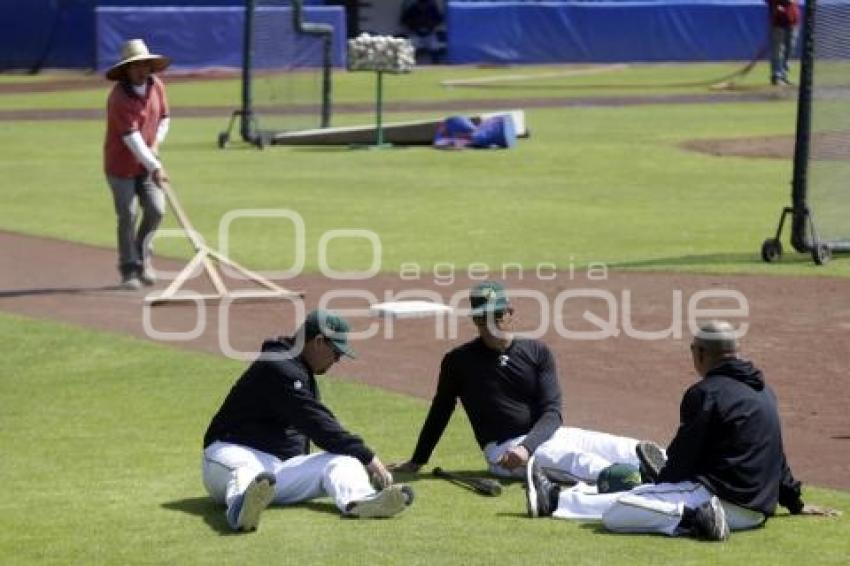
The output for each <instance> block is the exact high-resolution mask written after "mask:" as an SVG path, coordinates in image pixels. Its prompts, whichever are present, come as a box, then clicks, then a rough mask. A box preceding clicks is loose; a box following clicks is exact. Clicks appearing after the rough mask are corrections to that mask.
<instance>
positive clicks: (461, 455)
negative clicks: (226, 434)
mask: <svg viewBox="0 0 850 566" xmlns="http://www.w3.org/2000/svg"><path fill="white" fill-rule="evenodd" d="M0 341H1V342H2V344H3V356H2V358H0V359H2V362H0V370H2V371H0V442H2V446H4V447H5V454H4V458H3V464H2V465H0V483H2V485H3V487H4V491H5V495H4V497H3V498H2V500H0V511H2V512H0V557H2V562H3V563H4V564H68V563H74V564H187V565H189V564H209V563H216V564H233V563H247V564H261V563H273V564H365V563H375V564H494V563H501V564H554V563H558V564H563V563H569V564H706V565H708V564H718V563H723V564H740V563H747V564H771V565H775V564H843V563H846V559H847V540H848V538H850V518H848V517H847V516H845V517H842V518H840V519H820V518H791V517H789V516H780V517H777V518H775V519H773V520H771V521H770V522H769V523H768V525H767V526H766V527H765V528H764V529H759V530H757V531H754V532H748V533H736V534H734V535H733V536H732V538H731V540H730V541H729V542H728V543H727V544H722V545H721V544H705V543H699V542H696V541H693V540H688V539H667V538H665V537H658V536H625V535H610V534H606V533H603V532H601V531H600V529H599V528H598V527H597V526H596V525H594V524H590V523H585V524H583V523H577V522H568V521H556V520H550V519H539V520H530V519H528V518H526V516H525V504H524V492H523V490H522V487H521V485H520V484H513V485H510V486H508V487H507V488H506V490H505V492H504V494H503V495H502V497H500V498H496V499H493V498H484V497H478V496H476V495H473V494H471V493H467V492H465V491H462V490H460V489H459V488H456V487H454V486H451V485H449V484H447V483H444V482H441V481H437V480H433V479H427V478H422V479H416V480H414V481H413V482H412V485H413V486H414V489H415V490H416V493H417V500H416V502H415V504H414V506H413V507H412V508H411V509H410V510H409V511H408V512H407V513H405V514H404V515H403V516H401V517H399V518H397V519H393V520H387V521H371V522H370V521H356V520H345V519H342V518H340V516H339V514H338V513H337V512H336V510H335V508H334V507H333V506H332V504H331V502H330V501H329V500H326V499H322V500H317V501H315V502H313V503H309V504H304V505H298V506H294V507H289V508H273V509H271V510H269V511H268V512H267V513H266V514H265V515H264V517H263V523H262V525H261V529H260V531H259V532H257V533H256V534H250V535H241V536H231V535H230V533H228V532H227V530H226V527H225V522H224V518H223V509H222V508H219V507H217V506H215V505H213V504H212V503H211V502H209V501H208V499H207V498H206V496H205V492H204V490H203V488H202V486H201V483H200V470H199V457H200V448H201V446H200V443H201V437H202V435H203V431H204V429H205V427H206V425H207V422H208V419H209V418H210V417H211V415H212V414H213V413H214V412H215V410H216V408H217V407H218V405H219V403H220V402H221V399H222V398H223V396H224V395H225V394H226V392H227V390H228V389H229V387H230V385H231V384H232V382H233V380H234V379H235V378H236V377H237V376H238V374H239V373H240V371H241V370H242V368H243V365H242V364H240V363H236V362H233V361H230V360H226V359H223V358H220V357H215V356H211V355H205V354H198V353H186V352H182V351H177V350H173V349H170V348H166V347H163V346H159V345H154V344H150V343H146V342H142V341H138V340H133V339H129V338H121V337H116V336H113V335H108V334H104V333H99V332H93V331H87V330H80V329H73V328H70V327H67V326H63V325H59V324H55V323H48V322H40V321H34V320H29V319H24V318H19V317H15V316H11V315H0ZM353 363H356V362H353ZM339 372H341V373H344V372H345V366H344V365H343V366H341V367H340V368H339ZM321 387H322V392H323V394H324V398H325V400H326V401H327V402H328V404H329V405H330V406H331V407H333V408H334V410H335V412H336V413H337V414H338V416H339V417H340V419H341V420H342V422H343V423H344V424H345V425H346V426H348V427H349V428H350V429H352V430H354V431H356V432H358V433H360V434H362V435H363V436H364V437H365V438H366V439H367V441H368V442H369V443H370V444H371V445H372V446H373V447H374V448H375V449H376V450H377V451H378V453H379V454H380V455H381V456H382V457H383V458H384V459H385V461H399V460H402V459H405V458H406V457H407V456H408V455H409V454H410V451H411V450H412V448H413V443H414V441H415V437H416V434H417V433H418V428H419V426H420V424H421V422H422V420H423V419H424V416H425V412H426V408H427V405H426V403H425V402H423V401H421V400H415V399H411V398H408V397H404V396H399V395H395V394H390V393H386V392H384V391H380V390H377V389H372V388H369V387H365V386H362V385H359V384H356V383H352V382H349V381H346V380H344V379H338V378H335V377H329V378H323V379H322V384H321ZM433 464H435V465H441V466H444V467H446V468H447V469H453V470H475V471H482V469H483V466H482V462H481V461H480V459H479V456H478V453H477V449H476V448H475V444H474V440H473V438H472V436H471V434H470V432H469V426H468V423H467V422H466V420H465V418H464V417H463V415H462V414H461V411H458V413H457V414H456V416H455V418H454V419H453V421H452V423H451V424H450V426H449V428H448V430H447V432H446V435H445V436H444V438H443V440H442V442H441V444H440V446H439V447H438V449H437V451H436V453H435V456H434V459H433ZM806 497H807V499H808V500H810V501H812V502H817V503H821V504H825V505H831V506H835V507H838V508H841V509H844V510H845V511H850V493H847V492H838V491H831V490H822V489H815V488H811V489H808V490H807V492H806Z"/></svg>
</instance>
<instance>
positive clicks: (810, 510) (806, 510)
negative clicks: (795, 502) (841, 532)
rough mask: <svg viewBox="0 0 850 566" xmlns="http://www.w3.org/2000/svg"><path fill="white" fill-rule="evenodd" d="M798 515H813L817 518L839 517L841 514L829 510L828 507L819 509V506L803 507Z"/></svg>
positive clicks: (835, 510) (807, 505)
mask: <svg viewBox="0 0 850 566" xmlns="http://www.w3.org/2000/svg"><path fill="white" fill-rule="evenodd" d="M799 514H800V515H813V516H818V517H840V516H841V515H842V514H843V513H842V512H841V511H839V510H838V509H830V508H829V507H821V506H820V505H809V504H806V505H803V508H802V509H800V513H799Z"/></svg>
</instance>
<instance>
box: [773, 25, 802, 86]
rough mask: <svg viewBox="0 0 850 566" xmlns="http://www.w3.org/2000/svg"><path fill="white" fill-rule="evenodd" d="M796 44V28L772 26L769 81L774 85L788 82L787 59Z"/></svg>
mask: <svg viewBox="0 0 850 566" xmlns="http://www.w3.org/2000/svg"><path fill="white" fill-rule="evenodd" d="M796 42H797V28H796V27H788V28H784V27H779V26H774V27H773V28H772V29H771V35H770V79H771V82H773V83H774V84H775V83H776V82H778V81H787V80H788V59H790V58H791V55H792V54H793V52H794V46H795V44H796Z"/></svg>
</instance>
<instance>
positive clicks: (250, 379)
mask: <svg viewBox="0 0 850 566" xmlns="http://www.w3.org/2000/svg"><path fill="white" fill-rule="evenodd" d="M291 347H292V341H291V340H290V339H279V340H269V341H266V342H265V343H264V344H263V348H262V354H261V355H260V357H259V358H258V359H257V360H256V361H255V362H254V363H253V364H251V366H250V367H249V368H248V369H247V370H246V371H245V373H244V374H242V377H240V378H239V380H238V381H237V382H236V384H235V385H234V386H233V388H232V389H231V390H230V393H229V394H228V395H227V398H226V399H225V400H224V404H223V405H222V406H221V408H220V409H219V410H218V413H216V415H215V416H214V417H213V419H212V422H211V423H210V426H209V427H208V428H207V432H206V434H205V435H204V447H205V448H206V447H207V446H209V445H210V444H212V443H213V442H215V441H216V440H221V441H223V442H231V443H234V444H241V445H243V446H248V447H250V448H254V449H256V450H260V451H262V452H266V453H269V454H273V455H274V456H277V457H278V458H280V459H281V460H286V459H288V458H292V457H293V456H298V455H301V454H307V453H308V452H309V450H310V441H311V440H312V441H313V442H314V443H315V444H316V445H317V446H318V447H319V448H321V449H323V450H325V451H327V452H333V453H335V454H345V455H348V456H353V457H355V458H357V459H358V460H360V461H361V462H362V463H363V464H364V465H365V464H368V463H369V462H371V461H372V458H373V457H374V453H373V452H372V451H371V450H370V449H369V448H368V447H367V446H366V445H365V444H364V443H363V440H361V439H360V437H358V436H356V435H353V434H351V433H349V432H348V431H346V430H345V429H344V428H343V427H342V425H340V424H339V422H338V421H337V420H336V417H335V416H334V415H333V413H332V412H331V411H330V409H328V408H327V407H325V405H323V404H322V403H321V401H320V400H319V388H318V384H317V383H316V378H315V377H313V372H312V371H310V369H309V367H308V366H307V365H306V364H305V363H304V362H303V361H302V360H301V359H300V358H297V357H296V358H290V359H283V357H282V356H280V354H284V353H285V352H287V351H288V350H289V349H290V348H291ZM275 353H277V354H279V356H275V355H274V354H275Z"/></svg>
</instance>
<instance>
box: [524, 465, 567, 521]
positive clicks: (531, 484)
mask: <svg viewBox="0 0 850 566" xmlns="http://www.w3.org/2000/svg"><path fill="white" fill-rule="evenodd" d="M525 474H526V489H527V490H528V493H527V494H526V496H527V499H526V505H527V508H528V516H529V517H532V518H533V517H549V516H551V515H552V513H553V512H554V511H555V509H557V508H558V496H559V495H560V493H561V487H560V486H559V485H558V484H556V483H554V482H552V481H551V480H549V478H547V477H546V474H545V473H544V472H543V469H542V468H541V467H540V466H538V465H537V462H536V461H535V460H534V456H532V457H531V458H529V459H528V466H527V467H526V470H525Z"/></svg>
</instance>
